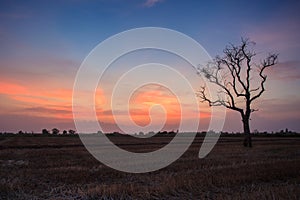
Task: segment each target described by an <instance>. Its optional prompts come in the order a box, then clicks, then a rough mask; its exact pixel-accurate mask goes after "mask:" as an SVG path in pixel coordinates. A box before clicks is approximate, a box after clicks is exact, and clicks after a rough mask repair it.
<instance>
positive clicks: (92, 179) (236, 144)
mask: <svg viewBox="0 0 300 200" xmlns="http://www.w3.org/2000/svg"><path fill="white" fill-rule="evenodd" d="M109 138H110V140H111V141H113V142H114V143H115V144H117V145H118V146H119V147H120V148H123V149H126V150H128V151H132V152H151V151H154V150H157V149H159V148H162V147H163V146H164V145H166V144H168V143H169V142H170V141H171V140H172V137H170V136H155V137H152V138H149V139H144V138H143V139H140V138H132V137H128V136H110V137H109ZM242 140H243V138H242V137H231V136H226V137H221V138H220V140H219V141H218V143H217V145H216V146H215V147H214V149H213V150H212V151H211V152H210V153H209V154H208V156H206V157H205V158H203V159H199V158H198V153H199V149H200V146H201V144H202V141H203V137H201V136H198V137H196V138H195V140H194V142H193V144H192V145H191V146H190V148H189V149H188V150H187V151H186V152H185V153H184V154H183V156H181V157H180V159H178V160H177V161H175V162H174V163H172V164H171V165H169V166H167V167H165V168H163V169H160V170H158V171H154V172H149V173H143V174H132V173H125V172H120V171H117V170H114V169H111V168H109V167H107V166H105V165H103V164H102V163H101V162H99V161H97V160H96V159H95V158H94V157H93V156H92V155H91V154H89V152H88V151H87V150H86V149H85V147H84V146H83V145H82V143H81V141H80V139H79V138H78V137H77V136H5V135H2V136H0V175H1V176H0V199H300V170H299V169H300V137H261V136H260V137H254V138H253V144H254V147H253V148H245V147H243V146H242ZM107 153H109V152H107Z"/></svg>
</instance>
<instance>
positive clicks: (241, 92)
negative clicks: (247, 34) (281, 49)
mask: <svg viewBox="0 0 300 200" xmlns="http://www.w3.org/2000/svg"><path fill="white" fill-rule="evenodd" d="M253 46H254V42H251V41H250V40H249V39H243V38H242V41H241V44H240V45H233V44H230V45H228V46H227V47H226V48H225V49H224V51H223V53H224V57H220V56H216V57H215V59H214V60H213V61H212V62H209V63H208V64H207V65H206V66H205V67H200V68H199V73H203V74H204V76H205V78H206V79H207V80H208V81H209V82H210V83H212V84H214V85H216V86H217V87H218V88H219V90H218V94H220V95H217V97H216V99H212V98H211V97H208V95H207V92H206V91H205V89H206V86H203V87H201V89H200V91H199V92H198V93H197V94H198V96H199V98H200V99H201V102H207V103H208V104H209V106H225V107H226V108H228V109H231V110H234V111H237V112H239V113H240V114H241V117H242V122H243V129H244V134H245V139H244V146H246V147H252V140H251V135H250V126H249V120H250V115H251V113H253V112H254V111H257V109H253V108H252V107H251V105H252V103H253V101H254V100H256V99H257V98H259V97H260V96H261V95H262V94H263V92H264V91H265V83H266V80H267V75H265V73H264V72H265V70H266V69H267V68H268V67H271V66H273V65H275V64H276V63H277V61H278V55H277V54H269V55H268V56H267V57H266V58H265V59H263V60H262V61H261V62H254V58H255V56H256V53H255V52H254V51H253V48H252V47H253ZM254 69H256V70H254ZM221 94H222V95H221Z"/></svg>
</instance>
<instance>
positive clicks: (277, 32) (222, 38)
mask: <svg viewBox="0 0 300 200" xmlns="http://www.w3.org/2000/svg"><path fill="white" fill-rule="evenodd" d="M299 10H300V2H299V1H289V0H287V1H258V0H254V1H243V0H242V1H221V0H220V1H214V0H211V1H189V0H187V1H183V0H181V1H179V0H178V1H177V0H127V1H125V0H87V1H85V0H58V1H50V0H45V1H40V0H36V1H21V0H20V1H14V0H8V1H0V70H1V71H0V72H1V73H0V132H4V131H8V132H10V131H13V132H16V131H19V130H23V131H28V132H31V131H35V132H41V129H42V128H47V129H52V128H54V127H57V128H59V129H71V128H72V129H75V127H74V122H73V115H72V90H73V84H74V80H75V76H76V73H77V70H78V69H79V67H80V65H81V63H82V62H83V60H84V59H85V57H86V56H87V55H88V54H89V52H90V51H91V50H92V49H93V48H94V47H95V46H96V45H98V44H99V43H100V42H102V41H103V40H105V39H107V38H108V37H110V36H112V35H114V34H117V33H119V32H122V31H125V30H128V29H132V28H138V27H148V26H151V27H164V28H169V29H173V30H176V31H180V32H182V33H184V34H186V35H188V36H190V37H191V38H193V39H195V40H196V41H197V42H199V43H200V44H201V45H202V46H203V47H204V48H205V49H206V50H207V52H208V53H209V54H210V55H211V56H212V57H214V56H216V55H218V54H220V55H222V50H223V49H224V47H225V46H226V45H227V44H229V43H233V44H238V43H239V42H240V39H241V37H249V38H250V39H251V40H253V41H255V42H256V46H255V49H256V52H257V53H258V56H259V57H263V56H264V55H267V54H268V52H271V53H278V54H279V63H278V64H277V65H276V66H274V67H273V68H271V69H268V70H267V72H266V73H267V74H268V75H269V76H268V81H267V84H266V92H265V93H264V94H263V96H262V97H261V98H260V99H259V100H257V102H255V107H257V108H259V111H258V112H255V113H254V114H253V115H252V117H251V129H252V130H254V129H258V130H260V131H265V130H267V131H279V130H281V129H285V128H289V129H290V130H294V131H300V105H299V102H300V101H299V100H300V93H299V86H300V55H299V54H300V34H299V32H300V12H299ZM158 54H159V55H158ZM162 54H163V53H159V52H154V51H153V52H151V51H149V52H147V51H145V52H142V54H141V56H139V58H140V60H138V61H136V60H134V59H132V58H130V55H129V57H128V58H126V59H123V60H120V61H118V63H115V64H114V66H112V70H111V71H110V72H108V73H107V77H106V80H104V82H105V84H106V87H107V88H110V87H111V84H112V83H111V82H110V81H109V80H112V79H111V78H110V77H111V76H112V75H116V74H118V73H121V71H122V69H125V68H126V66H131V65H133V64H135V63H141V62H146V61H153V59H156V58H157V59H158V61H163V62H165V63H169V64H170V65H174V66H176V67H179V68H181V69H185V67H186V68H188V67H189V66H188V65H187V64H186V63H183V62H181V61H180V60H178V61H177V60H176V58H173V57H172V56H170V55H162ZM113 67H115V68H114V69H113ZM191 76H192V75H191ZM196 84H197V83H196ZM196 86H197V85H195V87H196ZM200 86H201V85H200V84H199V87H200ZM195 92H196V91H195ZM107 95H108V94H107V93H106V90H104V89H103V88H101V85H99V87H98V90H97V94H96V108H97V116H98V118H99V121H100V123H101V124H103V125H104V126H105V130H106V131H114V130H117V129H116V126H115V125H114V120H113V115H112V111H111V110H110V108H109V107H107V104H108V103H109V98H108V97H107ZM120 100H122V99H120ZM157 104H161V105H162V106H163V107H164V110H165V111H166V116H162V111H163V109H162V108H161V107H159V108H158V110H157V112H156V113H154V115H153V116H157V119H159V120H158V121H160V119H161V118H164V117H166V123H167V124H166V125H165V128H166V129H167V130H176V128H177V125H176V124H178V120H179V114H178V113H179V110H178V109H179V106H178V100H177V99H176V98H175V96H174V95H173V94H172V93H171V92H170V91H169V90H167V89H166V88H162V87H160V86H157V85H149V86H145V87H142V88H140V89H139V92H137V93H135V94H134V95H133V96H132V97H131V99H130V108H131V109H130V114H131V117H132V119H133V120H134V121H135V122H136V123H137V124H138V125H141V126H144V125H147V123H149V119H150V118H149V108H150V107H151V106H153V105H157ZM199 106H200V110H201V111H202V113H195V112H194V110H193V108H189V109H190V115H189V116H186V117H187V119H186V120H188V118H199V117H201V122H200V123H201V124H200V130H201V129H205V127H207V124H208V122H209V117H210V113H209V111H210V109H209V108H208V106H207V105H206V104H199ZM126 112H127V111H126V110H124V108H122V107H120V108H119V109H118V110H117V112H115V115H118V116H119V117H122V115H124V113H126ZM83 118H84V116H83ZM157 119H156V120H157ZM87 120H88V119H87ZM154 122H155V119H154ZM224 131H242V126H241V119H240V116H239V115H238V114H237V113H234V112H227V117H226V122H225V126H224Z"/></svg>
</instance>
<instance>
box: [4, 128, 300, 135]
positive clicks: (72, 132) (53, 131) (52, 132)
mask: <svg viewBox="0 0 300 200" xmlns="http://www.w3.org/2000/svg"><path fill="white" fill-rule="evenodd" d="M209 132H210V133H212V134H214V133H215V132H214V131H209ZM178 133H179V134H189V132H179V131H178V130H177V131H173V130H172V131H159V132H154V131H150V132H148V133H143V132H139V133H134V134H124V133H120V132H117V131H114V132H108V133H104V134H105V135H107V136H143V135H147V136H154V137H155V136H169V137H170V136H172V137H173V136H175V135H176V134H178ZM90 134H103V132H102V131H98V132H97V133H90ZM206 134H207V131H201V132H197V136H205V135H206ZM243 134H244V133H243V132H220V135H221V136H224V137H226V136H231V137H232V136H236V137H239V136H243ZM0 135H5V136H9V135H11V136H16V135H20V136H78V133H77V132H76V131H75V130H73V129H69V130H62V131H61V130H59V129H58V128H53V129H51V130H48V129H42V131H41V132H33V131H31V132H26V131H22V130H20V131H18V132H0ZM251 135H253V136H282V137H284V136H300V133H298V132H296V131H291V130H289V129H287V128H286V129H282V130H280V131H276V132H274V131H272V132H267V131H258V130H254V131H253V132H252V133H251Z"/></svg>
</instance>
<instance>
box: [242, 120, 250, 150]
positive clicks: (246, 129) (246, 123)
mask: <svg viewBox="0 0 300 200" xmlns="http://www.w3.org/2000/svg"><path fill="white" fill-rule="evenodd" d="M249 119H250V117H247V116H243V127H244V134H245V138H244V146H245V147H252V138H251V134H250V126H249Z"/></svg>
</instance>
